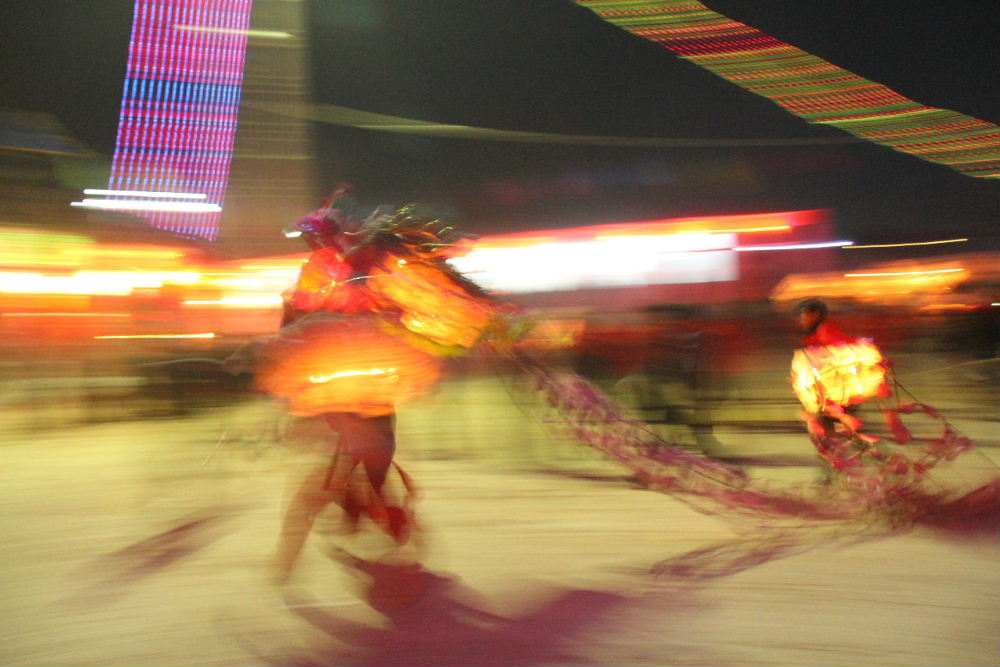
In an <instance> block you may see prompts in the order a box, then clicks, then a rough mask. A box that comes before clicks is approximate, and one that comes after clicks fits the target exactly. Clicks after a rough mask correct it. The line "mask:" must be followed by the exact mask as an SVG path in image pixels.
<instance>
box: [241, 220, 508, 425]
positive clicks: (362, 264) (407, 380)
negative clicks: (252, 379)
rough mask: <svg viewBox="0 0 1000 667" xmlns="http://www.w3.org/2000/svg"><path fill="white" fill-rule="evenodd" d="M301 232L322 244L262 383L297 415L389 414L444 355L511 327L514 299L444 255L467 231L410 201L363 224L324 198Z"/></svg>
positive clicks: (296, 292)
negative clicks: (509, 304)
mask: <svg viewBox="0 0 1000 667" xmlns="http://www.w3.org/2000/svg"><path fill="white" fill-rule="evenodd" d="M295 232H298V233H297V234H296V233H295ZM286 233H287V232H286ZM292 235H296V236H303V237H305V238H306V240H307V242H309V243H310V245H311V246H313V248H314V252H313V253H312V255H311V256H310V257H309V259H308V261H307V262H306V264H305V265H304V266H303V268H302V271H301V273H300V276H299V280H298V282H297V284H296V286H295V287H294V288H293V289H292V290H290V291H289V292H287V293H286V294H285V302H286V322H287V325H286V326H285V327H284V328H283V330H282V333H281V335H280V336H278V337H276V338H275V339H274V340H273V341H272V342H271V343H269V344H268V345H267V346H266V347H265V350H264V353H263V354H262V355H261V357H262V364H261V366H260V368H259V372H258V375H257V382H258V387H259V388H260V389H262V390H263V391H266V392H267V393H270V394H272V395H275V396H278V397H281V398H284V399H286V400H287V401H288V403H289V408H290V410H291V411H292V413H293V414H296V415H300V416H310V415H316V414H321V413H324V412H336V411H343V412H356V413H359V414H364V415H369V416H373V415H380V414H390V413H391V412H392V411H393V410H394V406H395V405H396V404H397V403H400V402H404V401H406V400H408V399H411V398H414V397H417V396H420V395H422V394H424V393H426V392H427V391H428V390H429V389H430V388H431V387H432V386H433V385H434V384H435V383H436V382H437V380H438V379H439V377H440V374H441V365H442V359H443V358H445V357H450V356H456V355H461V354H465V353H467V352H468V351H469V350H471V349H472V348H473V347H475V345H476V344H478V343H479V342H480V341H481V340H483V339H484V338H485V337H487V336H488V335H489V334H490V333H497V332H499V331H501V330H503V329H504V322H505V320H504V314H505V312H506V311H505V309H504V308H503V307H501V306H500V305H499V304H497V303H495V302H494V301H493V300H491V299H490V298H489V297H488V296H487V295H486V294H485V292H483V291H482V290H481V289H480V288H479V287H478V286H477V285H475V284H474V283H472V282H471V281H469V280H467V279H466V278H464V277H463V276H461V275H460V274H459V273H458V272H457V271H455V270H454V269H453V268H452V267H451V266H450V265H449V264H447V262H446V260H447V259H448V258H449V257H451V256H454V255H455V254H456V253H457V252H458V249H459V241H460V240H461V239H460V238H457V235H456V234H455V233H454V230H452V229H451V228H449V227H445V226H443V225H442V224H441V223H440V222H439V221H437V220H431V219H427V218H422V217H420V216H418V215H416V214H415V212H414V210H413V208H412V207H411V206H405V207H402V208H399V209H392V208H389V207H381V208H379V209H376V211H375V212H374V213H372V214H371V215H370V216H369V217H368V218H367V219H366V220H365V221H363V222H362V223H360V224H352V223H351V221H350V220H348V219H346V218H345V217H344V216H343V215H342V214H341V213H340V212H339V211H338V210H337V209H331V208H322V209H319V210H317V211H314V212H313V213H311V214H309V215H307V216H305V217H304V218H302V219H301V220H299V221H298V223H296V225H294V226H293V227H292Z"/></svg>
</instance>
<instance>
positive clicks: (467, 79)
mask: <svg viewBox="0 0 1000 667" xmlns="http://www.w3.org/2000/svg"><path fill="white" fill-rule="evenodd" d="M131 4H132V3H131V1H130V0H31V2H26V1H24V0H0V12H2V17H4V18H6V19H7V20H5V21H2V22H0V23H2V24H5V25H6V27H5V30H6V31H7V33H8V34H5V35H4V38H3V40H2V42H0V49H2V51H0V67H2V68H3V75H2V82H0V105H2V106H7V107H14V108H20V109H38V110H46V111H51V112H54V113H56V114H57V115H58V116H59V117H60V119H61V120H62V121H63V122H64V124H65V125H66V126H67V127H68V129H69V130H70V131H71V132H72V133H73V134H74V135H75V136H77V137H78V138H79V139H81V140H82V141H84V142H85V143H87V144H89V145H90V146H92V147H93V148H95V149H96V150H98V151H99V152H101V153H104V154H110V152H111V151H112V150H113V144H114V132H115V126H116V123H117V107H118V99H119V97H120V92H121V83H120V82H121V76H122V74H123V73H124V63H125V55H126V52H127V40H128V35H129V30H130V23H131ZM706 4H707V5H709V6H710V7H711V8H712V9H715V10H716V11H719V12H721V13H724V14H726V15H728V16H730V17H731V18H734V19H736V20H740V21H743V22H745V23H748V24H750V25H753V26H755V27H758V28H760V29H762V30H764V31H766V32H769V33H770V34H772V35H774V36H775V37H777V38H779V39H782V40H784V41H787V42H789V43H791V44H794V45H796V46H798V47H800V48H803V49H805V50H807V51H810V52H812V53H814V54H816V55H818V56H820V57H824V58H826V59H828V60H830V61H831V62H833V63H835V64H837V65H840V66H842V67H845V68H847V69H850V70H851V71H854V72H856V73H857V74H860V75H862V76H865V77H867V78H870V79H873V80H875V81H878V82H880V83H884V84H886V85H888V86H890V87H892V88H894V89H895V90H897V91H898V92H900V93H902V94H904V95H907V96H909V97H912V98H913V99H916V100H918V101H920V102H923V103H926V104H930V105H933V106H941V107H945V108H950V109H955V110H957V111H962V112H964V113H968V114H970V115H973V116H976V117H979V118H983V119H985V120H990V121H993V122H997V121H1000V117H998V116H1000V113H998V110H1000V104H998V100H997V96H998V90H997V89H998V86H997V85H996V81H997V76H996V71H997V67H998V65H997V63H998V62H1000V59H998V56H1000V54H998V53H997V47H996V45H995V44H994V42H995V36H996V34H998V30H997V28H998V27H1000V6H998V5H997V3H996V2H995V0H961V1H958V2H947V3H940V2H938V3H925V2H916V1H914V0H868V1H862V0H826V1H825V2H820V1H818V0H708V1H707V2H706ZM310 22H311V27H312V28H313V29H314V30H315V31H316V32H315V34H316V36H317V38H316V39H315V41H314V48H313V52H312V56H313V61H314V69H315V84H316V97H317V100H318V101H320V102H327V103H331V104H337V105H342V106H347V107H353V108H358V109H364V110H368V111H374V112H379V113H385V114H391V115H397V116H405V117H412V118H420V119H425V120H432V121H439V122H447V123H458V124H465V125H477V126H485V127H493V128H501V129H517V130H533V131H542V132H556V133H565V134H595V135H621V136H635V137H700V138H768V137H770V138H790V137H797V138H803V139H809V138H830V137H847V136H848V135H846V134H844V133H841V132H839V131H837V130H834V129H831V128H825V127H817V126H811V125H808V124H806V123H805V122H804V121H801V120H799V119H797V118H795V117H793V116H791V115H789V114H787V113H785V112H783V111H781V110H780V109H779V108H777V107H776V106H775V105H773V104H772V103H770V102H768V101H766V100H763V99H761V98H757V97H756V96H753V95H751V94H749V93H747V92H744V91H742V90H739V89H738V88H736V87H735V86H732V85H731V84H728V83H726V82H724V81H722V80H721V79H718V78H717V77H715V76H714V75H712V74H710V73H708V72H705V71H703V70H701V69H700V68H697V67H695V66H694V65H691V64H689V63H686V62H684V61H681V60H680V59H678V58H676V57H675V56H674V55H673V54H672V53H670V52H669V51H666V50H665V49H663V48H662V47H659V46H657V45H655V44H652V43H650V42H647V41H645V40H642V39H640V38H637V37H635V36H632V35H629V34H627V33H625V32H623V31H621V30H619V29H617V28H615V27H614V26H611V25H608V24H606V23H604V22H603V21H601V20H600V19H599V18H597V17H596V16H595V15H593V14H592V13H590V12H589V11H588V10H586V9H583V8H580V7H578V6H576V5H574V4H573V3H571V2H569V1H568V0H565V1H564V0H503V1H502V2H497V1H496V0H478V1H477V0H395V1H375V0H350V1H347V0H313V2H312V3H311V11H310ZM318 135H319V138H320V146H321V148H322V154H321V159H322V164H323V170H324V174H323V176H324V181H326V182H328V181H334V180H342V179H343V180H351V181H353V182H355V183H356V184H357V185H358V187H359V193H360V194H361V196H362V198H363V199H364V198H365V197H367V198H369V199H371V201H372V202H374V203H377V202H379V201H394V202H397V203H401V202H403V201H409V200H418V201H425V202H427V203H428V204H429V205H430V206H434V207H437V208H438V209H440V210H441V212H443V213H447V214H451V216H452V217H454V218H455V219H457V221H458V222H459V223H460V224H461V225H462V226H463V227H466V228H471V229H473V230H474V231H480V232H499V231H508V230H513V229H519V228H538V227H546V226H550V227H556V226H560V225H564V224H582V223H586V222H598V221H618V220H629V219H643V218H649V217H669V216H675V215H693V214H703V213H728V212H736V211H754V210H767V209H776V208H800V207H801V208H819V207H829V208H834V209H835V210H836V212H837V218H838V220H839V224H840V226H841V228H842V229H843V231H844V232H845V233H846V234H849V235H851V236H852V237H854V238H856V239H857V240H859V241H865V242H878V241H882V240H887V239H888V240H895V239H898V238H899V235H900V234H904V233H905V234H906V235H907V237H908V238H907V239H906V240H922V239H924V238H934V237H937V236H940V234H942V233H950V232H952V231H956V232H960V233H963V234H967V235H972V234H973V233H974V232H978V233H981V234H983V235H987V236H992V237H993V238H994V239H995V237H996V232H995V231H992V230H993V229H994V228H995V226H996V221H997V218H998V217H1000V197H998V196H997V195H998V194H1000V193H998V188H997V183H996V182H985V181H982V180H976V179H971V178H968V177H964V176H961V175H958V174H956V173H954V172H952V171H951V170H949V169H947V168H945V167H940V166H936V165H929V164H925V163H922V162H920V161H918V160H915V159H913V158H910V157H908V156H904V155H900V154H897V153H894V152H892V151H890V150H888V149H884V148H881V147H877V146H872V145H868V144H864V143H854V144H838V145H814V146H799V147H793V148H787V147H786V148H758V149H746V148H728V149H720V148H704V149H655V150H654V149H635V148H593V147H582V146H564V145H527V144H503V143H497V142H479V141H470V140H464V139H441V138H426V137H416V136H406V135H398V134H387V133H377V132H372V131H366V130H358V129H350V128H341V127H335V126H323V127H321V128H319V132H318ZM319 187H320V184H317V188H318V189H319ZM918 237H919V238H918Z"/></svg>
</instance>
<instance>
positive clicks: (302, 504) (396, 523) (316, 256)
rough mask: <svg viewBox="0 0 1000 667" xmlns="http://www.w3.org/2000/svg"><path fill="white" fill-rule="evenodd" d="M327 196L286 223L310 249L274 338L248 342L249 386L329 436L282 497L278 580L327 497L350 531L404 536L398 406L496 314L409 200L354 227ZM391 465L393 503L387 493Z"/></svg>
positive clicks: (406, 508)
mask: <svg viewBox="0 0 1000 667" xmlns="http://www.w3.org/2000/svg"><path fill="white" fill-rule="evenodd" d="M330 203H331V202H330V200H328V201H327V202H326V203H325V205H324V206H323V207H321V208H320V209H318V210H316V211H313V212H312V213H310V214H308V215H306V216H305V217H303V218H301V219H300V220H299V221H298V222H296V223H295V224H294V225H292V226H291V227H290V228H289V229H287V230H286V236H294V237H301V238H302V239H303V240H305V242H306V243H307V244H308V245H309V247H310V248H311V249H312V254H311V255H310V256H309V258H308V260H307V261H306V263H305V264H304V266H303V267H302V270H301V272H300V275H299V277H298V281H297V283H296V285H295V286H294V288H292V289H291V290H289V291H288V292H286V294H285V295H284V316H283V322H282V327H281V330H280V333H279V334H278V335H276V336H272V337H270V338H268V339H266V340H264V341H259V342H257V343H255V344H254V345H253V346H252V348H253V349H252V356H253V357H254V364H253V365H254V370H255V374H256V382H257V386H258V388H259V389H261V390H262V391H264V392H266V393H269V394H271V395H273V396H275V397H279V398H281V399H284V400H285V402H286V403H287V406H288V409H289V411H290V412H291V413H292V414H294V415H296V416H301V417H315V416H320V417H322V418H323V419H325V421H326V422H327V424H329V426H330V427H331V428H332V429H333V431H335V432H336V433H337V434H338V436H339V437H338V442H337V446H336V450H335V454H334V455H333V459H332V461H331V462H330V463H329V464H328V465H323V466H321V467H319V468H317V469H316V470H314V471H313V472H312V473H311V474H309V475H308V476H307V477H306V478H305V480H304V481H303V483H302V484H301V486H300V487H299V488H298V490H297V492H296V493H295V494H294V496H293V497H292V499H291V501H290V504H289V506H288V509H287V511H286V514H285V517H284V520H283V524H282V530H281V537H280V541H279V545H278V550H277V554H276V558H275V563H274V566H275V574H276V578H277V579H278V580H279V581H284V580H286V579H287V578H288V576H289V575H290V574H291V572H292V570H293V568H294V566H295V563H296V561H297V559H298V557H299V554H300V553H301V551H302V547H303V545H304V543H305V541H306V539H307V537H308V535H309V532H310V530H311V528H312V525H313V523H314V521H315V519H316V517H317V515H318V514H319V513H320V512H321V511H322V510H323V509H325V508H326V507H328V506H329V505H330V504H331V503H334V504H337V505H339V506H340V507H341V508H342V509H343V510H344V512H345V515H346V518H347V521H348V525H349V526H350V527H351V528H354V529H356V528H357V525H358V522H359V521H360V519H361V518H362V517H365V516H367V517H368V518H370V519H371V520H372V521H373V522H374V523H375V524H376V525H377V526H379V527H380V528H381V529H382V530H384V531H385V532H386V533H387V534H388V535H390V536H391V537H392V538H393V539H394V540H395V542H396V543H397V544H398V545H403V544H405V543H407V542H408V541H409V540H410V538H411V537H412V534H413V531H414V528H415V520H414V516H413V511H412V501H413V497H412V496H413V486H412V482H411V481H410V478H409V476H408V475H406V473H405V472H403V471H402V469H401V468H399V467H398V465H396V464H395V463H394V462H393V457H394V454H395V449H396V442H395V434H394V421H395V410H396V406H397V405H398V404H400V403H403V402H405V401H408V400H411V399H414V398H416V397H419V396H421V395H423V394H425V393H426V392H427V391H428V390H430V389H431V388H432V387H433V386H434V384H435V383H436V382H437V380H438V379H439V377H440V375H441V370H442V360H443V359H444V358H445V357H449V356H454V355H460V354H464V353H466V352H467V351H469V350H470V349H471V348H473V347H474V346H475V345H476V344H477V343H478V342H480V340H482V339H483V338H484V337H485V336H487V335H488V333H489V332H490V331H491V330H493V329H494V328H495V327H496V326H498V322H501V321H502V319H503V318H502V317H500V316H499V315H500V313H501V310H502V309H501V308H500V307H499V306H498V305H497V304H495V303H494V302H493V301H491V300H490V299H489V297H487V295H486V294H485V293H484V292H483V291H482V290H481V289H480V288H479V287H478V286H476V285H475V284H474V283H472V282H471V281H469V280H467V279H465V278H464V277H462V276H461V275H460V274H458V273H457V272H456V271H455V270H454V269H452V268H451V267H450V266H449V265H448V264H447V263H446V261H445V260H446V259H447V257H448V256H449V254H450V253H451V252H454V244H453V243H452V242H451V241H449V240H448V237H449V236H450V234H449V232H452V230H450V228H442V227H441V225H440V224H439V223H438V222H437V221H433V220H428V219H425V218H421V217H419V216H417V215H415V213H414V211H413V209H412V208H411V207H404V208H400V209H398V210H396V209H392V208H390V207H381V208H379V209H376V211H375V212H374V213H372V214H371V215H370V216H369V217H368V218H367V219H366V220H365V221H363V222H362V223H360V224H358V223H356V222H354V221H353V220H351V219H350V218H349V217H348V216H347V215H346V214H345V213H344V212H343V211H342V210H340V209H336V208H331V207H330V205H329V204H330ZM247 354H248V353H247V352H246V351H243V352H238V353H237V355H236V357H240V356H243V357H245V356H247ZM235 363H237V362H231V365H234V364H235ZM394 466H395V467H396V469H397V471H398V473H399V475H400V476H401V478H402V481H403V485H404V487H405V489H406V498H405V499H404V500H403V501H402V502H396V501H395V500H394V499H392V498H390V497H389V496H388V494H387V493H386V479H387V477H388V475H389V473H390V471H391V469H392V468H393V467H394Z"/></svg>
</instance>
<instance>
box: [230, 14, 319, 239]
mask: <svg viewBox="0 0 1000 667" xmlns="http://www.w3.org/2000/svg"><path fill="white" fill-rule="evenodd" d="M306 10H307V7H306V2H305V0H255V2H254V3H253V13H252V15H251V25H250V29H251V32H250V35H249V39H248V42H247V56H246V68H245V72H244V79H243V104H242V108H241V109H240V120H239V132H238V133H237V136H236V146H235V151H234V155H233V162H232V167H231V170H230V178H229V192H228V196H227V198H226V204H225V207H224V209H223V213H222V229H221V235H220V239H219V240H220V244H221V246H222V248H223V251H224V252H226V253H227V254H231V255H236V256H259V255H267V254H275V253H278V252H281V251H282V250H285V251H286V252H287V251H288V249H289V245H288V244H287V242H286V243H282V237H281V234H280V232H281V229H282V228H283V227H285V226H286V225H287V224H288V223H289V222H291V221H292V220H294V219H295V218H296V217H297V216H299V215H302V214H303V213H305V212H307V211H309V210H311V209H312V208H314V207H315V206H316V205H317V192H318V187H317V177H316V162H315V157H316V156H315V152H316V151H315V146H314V142H313V132H312V128H311V123H310V121H308V120H305V119H304V118H303V117H302V116H303V115H304V114H300V115H295V114H291V115H277V114H275V113H273V112H270V111H268V110H267V109H268V107H269V106H271V105H274V104H281V105H282V106H283V107H285V108H288V106H289V105H290V106H291V107H292V108H296V107H299V108H302V109H305V108H306V107H307V106H308V104H309V103H310V90H309V81H310V77H309V51H308V32H307V26H306ZM297 249H298V248H295V250H297Z"/></svg>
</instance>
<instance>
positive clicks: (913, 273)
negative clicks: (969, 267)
mask: <svg viewBox="0 0 1000 667" xmlns="http://www.w3.org/2000/svg"><path fill="white" fill-rule="evenodd" d="M958 271H965V269H937V270H936V271H899V272H894V273H845V274H844V277H845V278H872V277H881V276H919V275H926V274H930V273H956V272H958Z"/></svg>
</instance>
